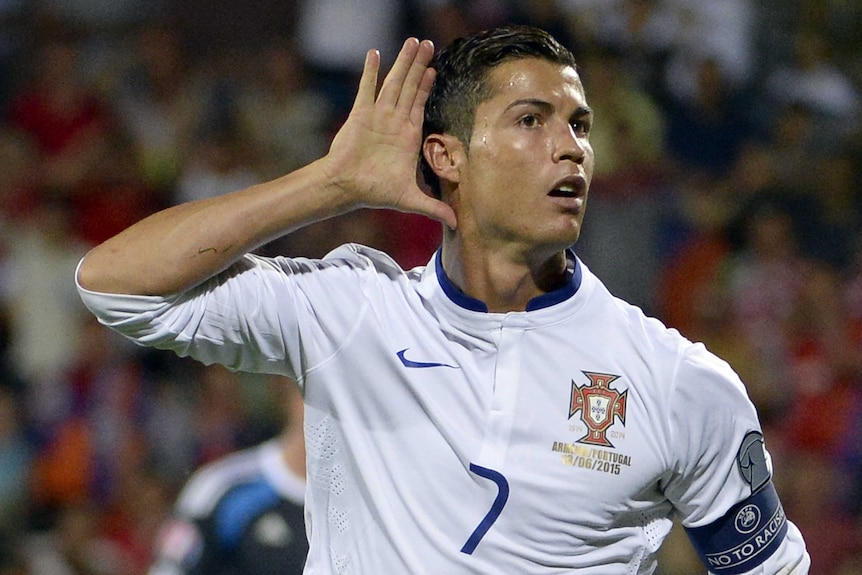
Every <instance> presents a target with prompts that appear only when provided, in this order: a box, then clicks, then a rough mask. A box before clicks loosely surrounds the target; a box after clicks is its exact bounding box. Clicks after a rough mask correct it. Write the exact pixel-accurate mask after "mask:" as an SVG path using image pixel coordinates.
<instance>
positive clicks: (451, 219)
mask: <svg viewBox="0 0 862 575" xmlns="http://www.w3.org/2000/svg"><path fill="white" fill-rule="evenodd" d="M418 192H419V193H416V194H411V195H410V201H409V204H408V202H403V203H402V205H401V206H399V207H398V209H399V210H402V211H407V212H415V213H418V214H423V215H426V216H428V217H429V218H433V219H435V220H437V221H438V222H441V223H443V224H446V225H447V226H448V227H449V228H451V229H453V230H454V229H455V228H457V227H458V221H457V218H456V217H455V210H453V209H452V206H450V205H449V204H447V203H446V202H443V201H441V200H438V199H436V198H432V197H431V196H429V195H427V194H426V193H424V192H422V191H421V190H418Z"/></svg>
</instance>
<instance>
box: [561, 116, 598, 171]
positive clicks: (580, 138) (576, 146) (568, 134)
mask: <svg viewBox="0 0 862 575" xmlns="http://www.w3.org/2000/svg"><path fill="white" fill-rule="evenodd" d="M556 132H557V134H558V136H557V138H556V141H555V143H554V161H555V162H557V163H559V162H563V161H570V162H575V163H576V164H582V163H583V162H584V158H586V155H587V149H588V148H589V147H590V142H589V140H588V139H587V137H586V135H583V134H579V133H578V132H577V130H576V128H575V127H574V126H572V125H571V124H569V123H568V122H566V123H565V124H564V125H563V126H562V127H561V128H560V129H559V130H557V131H556Z"/></svg>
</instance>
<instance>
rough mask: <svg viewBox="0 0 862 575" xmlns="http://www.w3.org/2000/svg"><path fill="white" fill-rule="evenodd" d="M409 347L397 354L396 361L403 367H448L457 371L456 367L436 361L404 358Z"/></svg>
mask: <svg viewBox="0 0 862 575" xmlns="http://www.w3.org/2000/svg"><path fill="white" fill-rule="evenodd" d="M408 349H410V348H409V347H405V348H404V349H402V350H401V351H399V352H398V354H397V355H398V359H400V360H401V363H402V364H404V367H409V368H423V367H449V368H452V369H459V368H458V366H456V365H449V364H448V363H438V362H436V361H412V360H409V359H407V358H406V357H404V354H405V353H406V352H407V350H408Z"/></svg>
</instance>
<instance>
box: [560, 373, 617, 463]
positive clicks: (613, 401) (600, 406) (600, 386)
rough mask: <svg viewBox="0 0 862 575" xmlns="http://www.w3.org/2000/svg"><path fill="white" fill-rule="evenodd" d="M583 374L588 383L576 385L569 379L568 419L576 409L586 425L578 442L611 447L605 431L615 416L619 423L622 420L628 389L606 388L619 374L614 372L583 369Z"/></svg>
mask: <svg viewBox="0 0 862 575" xmlns="http://www.w3.org/2000/svg"><path fill="white" fill-rule="evenodd" d="M583 374H584V375H586V376H587V378H589V380H590V383H589V385H583V386H580V387H579V386H578V384H577V383H575V381H574V380H572V401H571V404H570V406H569V419H571V418H572V416H574V415H575V414H576V413H577V412H578V411H580V412H581V421H583V422H584V424H585V425H586V426H587V429H588V431H587V434H586V435H585V436H583V437H582V438H580V439H579V440H578V443H586V444H588V445H601V446H603V447H613V444H612V443H611V442H610V441H608V439H607V437H605V434H606V433H607V431H608V428H609V427H610V426H611V425H613V423H614V419H615V418H617V417H619V419H620V421H621V422H622V424H623V425H625V424H626V397H627V394H628V390H626V391H624V392H622V393H620V392H619V391H617V390H615V389H611V388H610V384H611V383H613V382H614V381H615V380H616V379H618V378H619V377H620V376H618V375H610V374H607V373H593V372H590V371H585V372H583Z"/></svg>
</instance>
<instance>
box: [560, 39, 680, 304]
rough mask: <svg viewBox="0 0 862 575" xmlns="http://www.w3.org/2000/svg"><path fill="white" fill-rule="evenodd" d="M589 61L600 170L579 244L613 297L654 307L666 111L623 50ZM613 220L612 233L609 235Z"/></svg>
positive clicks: (588, 81) (596, 54)
mask: <svg viewBox="0 0 862 575" xmlns="http://www.w3.org/2000/svg"><path fill="white" fill-rule="evenodd" d="M583 61H584V64H583V67H584V70H583V72H582V73H583V82H584V85H585V88H586V90H587V92H588V93H589V94H590V100H589V102H590V105H591V106H592V107H593V109H594V111H595V116H596V118H597V120H596V122H595V123H594V125H593V128H592V131H591V133H590V140H591V142H592V144H593V149H594V150H595V155H596V168H595V175H594V178H593V184H592V187H591V194H590V208H589V209H590V220H589V224H588V225H586V226H585V227H584V230H583V232H582V234H581V239H579V240H578V244H577V246H576V250H577V252H578V254H579V255H580V256H581V257H582V258H583V259H584V261H585V262H586V263H587V265H589V266H590V267H591V269H592V270H593V271H594V272H596V273H597V274H598V275H599V277H601V278H602V280H603V281H604V282H605V284H606V285H607V286H608V288H609V289H610V290H611V292H613V293H614V295H617V296H619V297H622V298H625V299H627V300H628V301H630V302H631V303H633V304H635V305H638V306H640V307H642V308H644V309H645V310H652V309H653V306H654V305H655V282H656V274H657V270H658V268H659V260H660V253H659V250H658V235H659V226H660V221H661V218H662V207H663V206H662V204H661V203H660V202H656V197H658V196H660V195H665V194H666V193H667V191H666V190H665V186H666V185H667V182H666V180H665V178H664V174H665V171H666V166H665V159H664V158H663V156H662V150H663V147H664V132H665V129H666V128H665V119H664V114H663V112H662V110H661V109H660V108H659V107H658V104H657V103H656V101H655V100H654V99H653V98H652V97H651V96H650V95H649V94H648V93H647V92H645V91H644V90H643V89H642V88H641V87H640V86H639V85H638V84H637V83H636V82H634V81H633V80H632V78H631V77H630V76H628V75H627V74H626V73H625V69H624V62H625V60H624V59H623V57H622V54H621V53H617V52H614V51H612V50H602V51H596V52H591V53H589V54H588V56H587V57H586V58H584V59H583ZM609 226H613V229H614V233H613V234H607V233H605V231H606V230H607V229H608V227H609Z"/></svg>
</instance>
